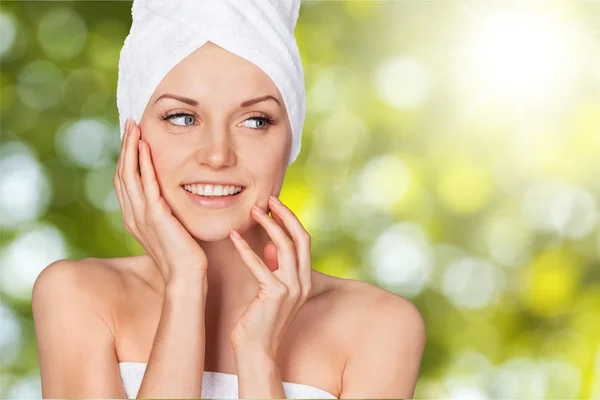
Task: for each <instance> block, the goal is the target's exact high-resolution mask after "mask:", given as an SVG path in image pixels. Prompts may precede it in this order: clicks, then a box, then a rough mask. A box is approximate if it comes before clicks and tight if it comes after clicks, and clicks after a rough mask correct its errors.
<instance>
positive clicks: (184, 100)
mask: <svg viewBox="0 0 600 400" xmlns="http://www.w3.org/2000/svg"><path fill="white" fill-rule="evenodd" d="M164 98H171V99H175V100H178V101H181V102H182V103H186V104H189V105H191V106H194V107H195V106H197V105H198V101H197V100H194V99H190V98H188V97H182V96H177V95H174V94H170V93H165V94H163V95H161V96H159V97H158V99H156V100H155V101H154V104H156V103H157V102H158V101H159V100H160V99H164ZM265 100H275V102H277V104H279V105H281V103H279V100H277V99H276V98H275V97H273V96H271V95H270V94H269V95H266V96H261V97H257V98H255V99H250V100H246V101H244V102H242V104H240V107H248V106H251V105H252V104H256V103H260V102H261V101H265Z"/></svg>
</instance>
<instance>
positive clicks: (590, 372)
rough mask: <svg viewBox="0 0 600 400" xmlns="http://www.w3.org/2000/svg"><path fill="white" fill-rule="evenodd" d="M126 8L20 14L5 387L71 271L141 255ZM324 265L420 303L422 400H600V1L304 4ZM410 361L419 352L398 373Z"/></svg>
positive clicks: (303, 179) (30, 361)
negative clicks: (46, 289) (34, 300)
mask: <svg viewBox="0 0 600 400" xmlns="http://www.w3.org/2000/svg"><path fill="white" fill-rule="evenodd" d="M130 24H131V2H128V1H105V2H94V1H71V2H60V1H48V2H35V1H18V2H17V1H14V2H6V1H2V2H1V10H0V37H1V45H0V57H1V62H2V64H1V66H2V70H1V95H2V97H1V111H0V117H1V119H0V122H1V140H2V148H1V152H0V171H1V174H0V210H1V212H2V214H1V221H0V229H1V231H0V232H1V235H2V236H1V239H2V248H1V251H0V294H1V295H2V296H1V302H0V360H1V365H0V395H2V396H3V397H10V398H25V397H30V398H33V397H37V398H39V397H40V396H41V390H40V381H39V367H38V362H37V348H36V343H35V334H34V329H33V322H32V316H31V302H30V300H31V288H32V285H33V282H34V281H35V279H36V277H37V275H38V274H39V273H40V271H41V270H42V269H43V268H44V267H46V266H47V265H48V264H49V263H51V262H52V261H55V260H57V259H61V258H83V257H88V256H92V257H115V256H124V255H130V254H139V253H140V252H141V251H142V250H141V248H140V247H139V246H138V245H137V243H136V242H135V240H134V239H133V238H131V237H129V236H128V234H127V232H126V231H125V229H124V227H123V223H122V219H121V215H120V210H119V205H118V202H117V200H116V196H115V193H114V190H113V186H112V177H113V174H114V169H115V166H116V160H117V157H118V150H119V147H120V140H119V132H118V130H119V126H118V119H117V109H116V104H115V91H116V82H117V62H118V55H119V51H120V49H121V46H122V45H123V41H124V39H125V37H126V35H127V33H128V31H129V27H130ZM296 35H297V39H298V44H299V47H300V53H301V55H302V58H303V63H304V68H305V75H306V88H307V106H308V111H307V118H306V123H305V127H304V138H303V146H302V152H301V154H300V156H299V158H298V160H297V161H296V162H295V163H294V164H292V165H291V166H290V168H289V169H288V174H287V177H286V182H285V184H284V190H283V193H282V199H283V201H284V202H285V203H287V204H289V205H290V206H291V208H292V209H293V210H294V211H295V212H296V213H297V214H298V216H299V217H300V219H301V221H302V222H303V224H304V225H305V226H306V227H307V229H308V230H309V232H311V234H312V237H313V251H314V258H313V260H314V268H315V269H317V270H320V271H323V272H325V273H328V274H332V275H335V276H340V277H347V278H352V279H360V280H365V281H368V282H371V283H373V284H375V285H378V286H380V287H382V288H385V289H387V290H389V291H393V292H395V293H398V294H400V295H403V296H405V297H407V298H409V299H411V300H412V301H413V302H414V303H415V304H416V305H417V306H418V307H419V309H420V310H421V312H422V314H423V316H424V318H425V320H426V324H427V346H426V349H425V354H424V357H423V362H422V365H421V373H420V378H419V381H418V384H417V389H416V393H415V397H417V398H456V399H458V398H460V399H467V398H468V399H507V398H595V399H600V268H599V267H600V224H599V219H600V218H599V210H598V208H599V207H598V205H599V202H598V200H599V199H600V179H599V176H600V157H599V156H600V2H599V1H583V0H582V1H578V0H564V1H553V0H540V1H517V0H515V1H508V0H503V1H482V0H478V1H475V0H470V1H467V0H464V1H459V0H456V1H304V2H303V5H302V9H301V12H300V18H299V21H298V25H297V28H296ZM398 362H402V360H398Z"/></svg>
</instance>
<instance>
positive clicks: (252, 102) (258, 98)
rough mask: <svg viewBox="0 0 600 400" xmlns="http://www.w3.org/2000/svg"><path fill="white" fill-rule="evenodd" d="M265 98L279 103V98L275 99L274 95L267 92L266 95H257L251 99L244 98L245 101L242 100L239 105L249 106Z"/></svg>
mask: <svg viewBox="0 0 600 400" xmlns="http://www.w3.org/2000/svg"><path fill="white" fill-rule="evenodd" d="M265 100H275V101H276V102H277V104H279V105H281V104H280V103H279V100H277V99H276V98H275V97H273V96H271V95H270V94H268V95H266V96H262V97H257V98H255V99H251V100H246V101H244V102H242V104H240V107H248V106H251V105H252V104H256V103H260V102H261V101H265Z"/></svg>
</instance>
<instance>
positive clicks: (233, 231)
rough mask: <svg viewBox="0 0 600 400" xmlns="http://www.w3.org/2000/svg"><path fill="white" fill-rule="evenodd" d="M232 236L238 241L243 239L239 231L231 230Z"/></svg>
mask: <svg viewBox="0 0 600 400" xmlns="http://www.w3.org/2000/svg"><path fill="white" fill-rule="evenodd" d="M231 236H233V237H234V238H236V239H241V238H242V237H241V236H240V234H239V233H238V231H236V230H235V229H232V230H231Z"/></svg>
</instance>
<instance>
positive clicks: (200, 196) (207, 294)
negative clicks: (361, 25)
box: [32, 0, 425, 398]
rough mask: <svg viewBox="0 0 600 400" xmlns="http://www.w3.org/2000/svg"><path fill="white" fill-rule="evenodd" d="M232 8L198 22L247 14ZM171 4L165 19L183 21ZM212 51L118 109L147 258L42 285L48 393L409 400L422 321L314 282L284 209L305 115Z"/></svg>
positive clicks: (382, 300) (410, 309)
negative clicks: (285, 186)
mask: <svg viewBox="0 0 600 400" xmlns="http://www.w3.org/2000/svg"><path fill="white" fill-rule="evenodd" d="M151 3H152V2H149V3H142V2H141V1H140V0H136V2H134V5H133V15H134V23H133V26H132V30H131V33H130V37H131V39H130V37H128V39H127V40H126V46H127V44H128V41H129V45H131V44H132V43H135V40H134V38H133V37H132V35H133V34H134V33H135V31H136V29H134V28H135V27H136V23H137V24H138V25H137V26H138V28H137V30H138V31H143V30H142V29H141V28H139V27H140V26H141V24H142V23H143V17H148V18H150V17H152V18H154V17H155V16H152V15H153V13H151V11H153V10H152V4H151ZM155 3H156V2H155ZM179 3H180V4H179V5H181V4H182V3H186V2H185V1H184V2H181V1H180V2H179ZM201 3H203V2H201V1H199V0H194V2H193V3H192V1H191V0H189V2H188V3H187V5H188V6H189V7H196V6H198V4H201ZM249 3H250V2H244V4H249ZM212 4H216V3H214V2H213V3H212ZM227 4H229V3H227V2H222V3H221V2H220V3H219V5H225V6H223V7H224V8H223V9H220V10H217V11H214V10H213V9H211V10H210V11H209V10H208V9H203V10H202V11H204V12H206V13H208V12H214V13H215V14H214V15H213V16H212V17H213V18H214V19H218V18H223V19H227V20H228V21H231V18H233V17H231V15H235V16H237V17H240V15H241V17H240V18H250V17H251V15H250V17H248V16H247V15H246V14H244V13H239V12H235V11H236V10H230V9H227V7H229V6H227ZM232 4H235V6H232V7H233V8H236V7H244V6H242V5H241V2H233V3H232ZM299 4H300V3H299V1H295V2H293V3H291V4H287V3H281V4H279V5H273V4H271V3H269V2H263V1H257V2H254V3H252V4H251V5H250V6H255V8H258V9H261V8H262V10H263V11H265V12H269V8H268V7H290V8H287V9H284V10H281V9H278V10H275V11H277V13H275V14H272V15H279V16H282V15H283V16H285V15H288V16H289V15H292V17H291V20H290V21H291V22H292V23H293V24H295V21H296V18H297V15H298V8H299ZM173 6H174V7H173V8H171V7H166V8H168V11H167V10H166V8H165V10H163V11H164V12H165V13H173V12H178V11H173V10H176V9H177V7H175V6H177V4H173ZM157 10H158V9H156V8H155V9H154V11H155V14H158V12H156V11H157ZM185 11H186V13H187V14H193V12H190V9H189V8H187V9H185ZM237 11H239V10H237ZM179 12H181V11H179ZM228 12H232V14H231V15H229V16H227V18H225V17H224V16H225V15H226V14H227V13H228ZM249 12H251V11H249ZM286 13H287V14H286ZM290 13H291V14H290ZM175 17H177V16H176V15H174V14H169V15H168V18H166V19H165V20H163V21H162V24H157V23H156V21H155V20H152V21H155V22H153V23H149V22H148V30H147V31H146V35H154V34H156V35H159V34H160V32H159V33H156V31H157V29H165V32H169V34H173V33H174V32H175V29H174V26H173V27H170V28H169V27H167V28H165V27H164V25H163V24H168V23H169V22H168V20H170V21H174V18H175ZM237 17H236V18H237ZM177 18H183V17H182V16H181V15H180V16H179V17H177ZM205 19H206V20H207V22H206V25H207V26H210V24H211V22H210V21H212V20H213V19H211V18H205ZM265 20H266V18H265ZM148 21H150V20H148ZM181 21H182V20H181V19H180V20H177V23H178V24H180V23H181ZM290 21H287V23H288V25H287V26H288V28H289V26H290V25H289V23H290ZM238 22H242V21H238ZM271 23H273V24H274V25H275V26H277V21H275V22H273V20H272V19H271ZM235 25H236V24H233V26H234V28H228V29H237V28H235ZM237 25H240V24H237ZM228 26H229V25H228ZM244 26H247V25H244ZM221 28H222V27H221ZM240 29H241V28H240ZM245 29H246V28H243V29H242V30H243V31H244V35H249V34H251V33H249V32H248V31H247V30H245ZM262 29H263V30H264V28H262ZM272 32H277V30H276V29H273V31H272ZM288 32H289V31H288ZM291 32H292V38H293V27H292V29H291ZM182 34H183V33H182ZM281 35H283V37H284V39H283V40H284V41H285V40H288V42H289V40H291V39H290V38H289V37H285V35H286V33H285V32H283V33H281ZM213 37H219V36H218V34H216V33H215V34H214V36H213ZM227 37H231V35H228V36H227ZM243 37H244V36H243V35H240V36H238V39H236V40H239V41H240V42H243V41H244V40H245V39H244V38H243ZM258 37H260V35H257V36H256V37H255V38H254V39H253V40H255V41H256V40H258V39H256V38H258ZM151 39H152V37H151V36H146V37H145V38H144V40H145V41H146V43H148V42H149V41H151ZM158 40H159V39H158V37H157V38H156V39H155V40H154V41H152V42H151V43H158ZM214 41H215V40H210V41H209V40H204V41H203V44H202V45H200V46H199V47H197V48H195V49H193V51H188V52H187V53H186V54H185V55H184V56H183V58H181V59H180V60H178V61H177V62H176V63H175V64H174V65H173V66H172V67H169V69H168V73H166V75H165V76H160V80H158V84H157V85H155V86H156V87H153V83H152V80H151V79H146V82H142V80H143V79H141V78H140V77H139V76H138V77H133V78H132V79H140V82H138V83H139V85H143V84H148V85H149V86H150V87H151V88H152V89H153V90H152V91H151V92H148V93H151V95H150V98H149V99H145V98H144V97H143V96H142V104H143V105H144V107H143V108H141V109H140V110H142V111H143V112H142V114H141V116H139V114H138V115H135V113H133V114H132V115H134V118H133V120H132V119H131V118H128V117H126V114H127V113H126V112H124V110H125V109H127V107H126V106H125V105H124V102H126V101H129V100H130V101H131V102H132V104H133V103H134V102H135V101H137V100H138V99H136V98H134V96H132V95H131V90H129V91H127V93H129V96H130V99H125V100H123V97H122V98H121V99H120V101H121V103H120V112H121V117H122V118H123V117H125V118H126V119H127V120H126V123H125V120H124V119H122V125H123V126H124V127H123V144H122V150H121V154H120V156H119V161H118V165H117V170H116V173H115V179H114V184H115V190H116V192H117V196H118V198H119V203H120V205H121V210H122V213H123V219H124V223H125V226H126V228H127V230H128V232H129V233H130V234H132V235H133V236H134V237H135V238H136V240H138V242H139V243H140V244H141V245H142V246H143V247H144V248H145V249H146V251H147V254H144V255H142V256H136V257H125V258H114V259H98V258H88V259H83V260H61V261H58V262H55V263H53V264H51V265H50V266H48V267H47V268H46V269H45V270H44V271H43V272H42V273H41V274H40V276H39V277H38V279H37V280H36V283H35V286H34V290H33V299H32V308H33V313H34V321H35V328H36V337H37V341H38V351H39V358H40V370H41V377H42V391H43V397H45V398H48V397H50V398H57V397H61V398H80V397H81V398H83V397H89V398H99V397H103V398H104V397H110V398H124V397H129V398H135V397H137V398H150V397H153V398H163V397H170V398H172V397H178V398H191V397H194V398H198V397H207V398H212V397H219V398H227V397H232V398H236V397H238V396H239V397H240V398H286V397H290V398H291V397H302V398H308V397H320V398H351V397H352V398H358V397H361V398H380V397H388V398H400V397H404V398H406V397H412V395H413V393H414V388H415V384H416V379H417V375H418V370H419V365H420V360H421V355H422V352H423V348H424V343H425V337H424V336H425V330H424V324H423V320H422V318H421V315H420V313H419V311H418V310H417V309H416V307H415V306H414V305H413V304H412V303H411V302H409V301H408V300H407V299H405V298H403V297H401V296H398V295H395V294H393V293H390V292H387V291H385V290H382V289H379V288H377V287H375V286H372V285H369V284H367V283H364V282H360V281H356V280H347V279H340V278H336V277H332V276H329V275H326V274H322V273H319V272H317V271H314V270H312V269H311V250H310V236H309V234H308V233H307V232H306V230H305V229H304V228H303V226H302V224H301V223H300V221H299V220H298V219H297V218H296V216H295V215H294V214H293V212H292V211H291V210H290V209H288V208H287V207H286V206H285V205H284V204H281V202H279V201H278V200H277V196H278V194H279V193H280V191H281V188H282V185H283V179H284V176H285V172H286V168H287V166H288V165H289V163H290V162H291V161H293V160H294V158H295V155H296V154H297V152H298V150H299V136H298V135H299V132H301V130H299V127H301V125H299V124H298V121H299V120H300V119H303V116H304V112H303V109H302V104H303V103H302V102H294V100H293V97H294V96H293V95H290V91H293V88H292V89H290V86H286V85H285V84H284V83H282V82H283V81H282V79H283V78H282V77H283V76H284V75H283V74H279V75H278V74H277V69H276V68H271V69H269V68H270V67H269V65H267V64H266V63H265V64H262V66H260V67H259V65H261V63H263V61H262V60H264V59H263V58H260V57H259V58H256V59H253V60H254V62H250V61H249V60H248V59H252V56H251V55H248V56H247V57H241V56H240V55H239V54H237V52H236V51H230V50H232V49H234V48H235V46H234V45H231V46H230V47H229V49H225V48H223V47H221V46H219V45H218V44H215V43H214ZM169 42H170V43H173V40H170V41H169ZM182 42H183V41H182ZM140 43H141V42H140ZM185 43H189V42H188V41H185ZM223 43H227V42H226V40H225V39H223ZM173 46H176V45H173ZM293 46H295V41H294V42H293ZM130 47H131V46H130ZM245 48H246V47H244V49H245ZM262 48H264V47H262ZM124 50H125V46H124ZM137 51H138V52H139V51H142V50H140V49H138V50H137ZM155 51H156V52H157V53H158V54H155V53H148V55H149V56H150V54H152V55H151V56H154V57H163V58H156V62H157V63H159V60H162V59H164V57H168V54H172V53H161V52H160V46H158V47H157V48H156V49H155ZM243 51H244V50H240V51H239V52H240V53H243ZM274 51H275V50H274ZM257 54H258V53H257ZM261 54H265V53H264V51H263V53H261ZM275 56H276V55H275ZM274 59H276V60H278V61H273V62H274V63H276V62H286V61H285V60H284V61H281V60H282V58H281V57H275V58H274ZM123 60H129V62H128V63H125V62H124V61H123ZM131 60H133V58H126V57H125V53H124V52H122V54H121V63H120V73H123V74H126V73H132V70H133V69H134V68H133V67H132V64H131ZM154 65H158V64H153V63H149V64H143V63H141V62H140V63H138V64H136V65H135V67H136V68H138V69H137V70H135V71H134V72H137V73H140V74H143V73H144V71H143V68H147V69H148V71H149V72H148V73H149V74H150V76H153V77H154V78H156V76H157V74H155V75H152V74H153V73H154V71H155V69H153V66H154ZM271 65H274V64H271ZM128 68H130V70H127V69H128ZM157 68H158V67H157ZM265 70H267V71H269V74H267V73H266V72H265ZM280 70H282V69H280ZM158 75H160V74H158ZM301 77H302V75H301V71H300V75H297V76H296V77H295V79H296V82H295V84H296V85H298V84H300V85H302V86H303V84H304V83H303V81H300V78H301ZM148 82H149V83H148ZM276 82H278V83H276ZM119 85H120V86H121V89H122V88H123V87H127V86H126V80H125V79H124V80H121V77H120V78H119ZM130 87H135V85H133V84H132V85H131V86H130ZM282 88H283V90H282ZM138 93H143V91H141V90H140V91H139V92H138ZM297 93H301V95H302V97H298V96H296V97H297V98H301V100H302V101H303V96H304V92H303V90H299V91H298V92H297ZM297 93H296V94H297ZM131 109H135V107H134V106H132V107H131ZM138 109H139V107H138ZM136 121H137V122H136ZM269 213H270V214H271V215H269ZM366 326H368V328H369V329H364V327H366Z"/></svg>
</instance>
